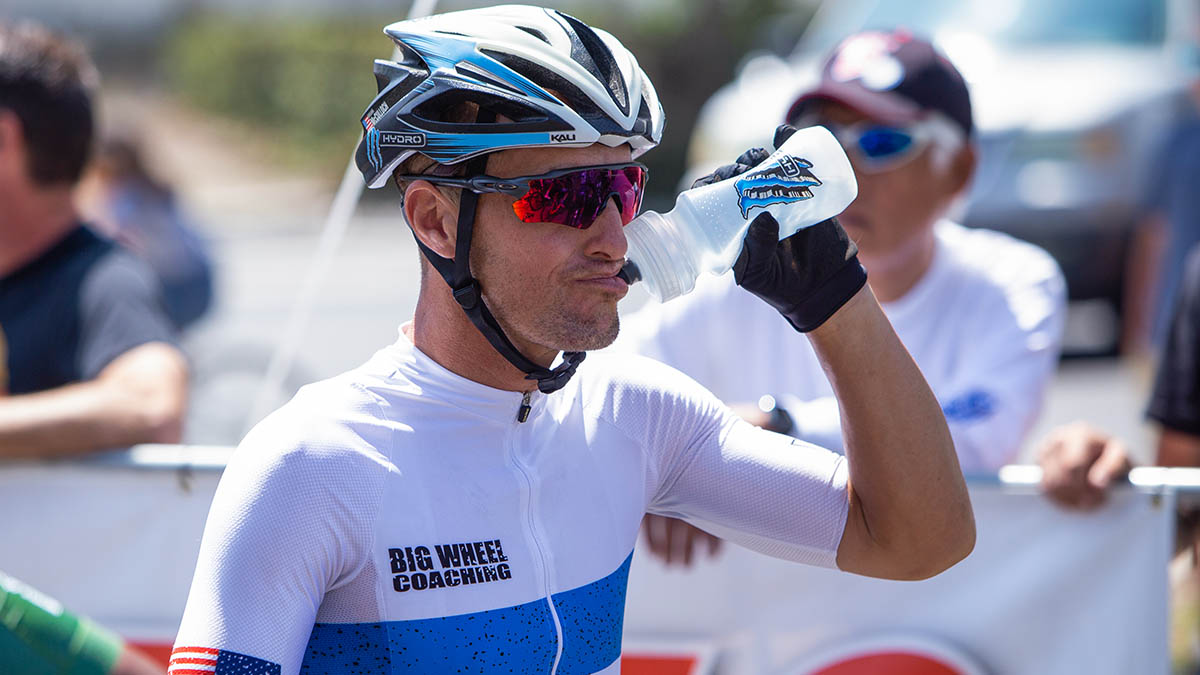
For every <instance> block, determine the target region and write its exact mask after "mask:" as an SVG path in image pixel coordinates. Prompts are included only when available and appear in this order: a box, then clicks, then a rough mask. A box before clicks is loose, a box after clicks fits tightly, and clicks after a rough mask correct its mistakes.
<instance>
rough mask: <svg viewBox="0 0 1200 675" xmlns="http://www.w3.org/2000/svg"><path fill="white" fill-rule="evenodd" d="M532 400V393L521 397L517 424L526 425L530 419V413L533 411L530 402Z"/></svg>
mask: <svg viewBox="0 0 1200 675" xmlns="http://www.w3.org/2000/svg"><path fill="white" fill-rule="evenodd" d="M532 398H533V392H532V391H527V392H525V396H523V397H521V407H519V408H517V422H520V423H521V424H524V423H525V420H527V419H529V411H531V410H533V405H531V404H530V402H529V400H530V399H532Z"/></svg>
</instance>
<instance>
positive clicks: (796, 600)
mask: <svg viewBox="0 0 1200 675" xmlns="http://www.w3.org/2000/svg"><path fill="white" fill-rule="evenodd" d="M971 499H972V504H973V505H974V508H975V518H976V527H977V531H978V539H977V543H976V546H975V551H974V552H973V553H972V554H971V556H970V557H969V558H967V560H965V561H964V562H962V563H960V564H958V565H956V566H955V567H953V568H951V569H950V570H949V571H947V572H945V573H943V574H941V575H939V576H937V577H934V578H933V579H929V580H926V581H920V582H894V581H881V580H878V579H868V578H865V577H858V576H853V575H849V574H844V573H840V572H835V571H830V570H823V569H815V568H811V567H803V566H799V565H793V564H790V563H786V562H783V561H779V560H774V559H772V558H767V557H765V556H761V555H758V554H756V553H752V552H750V551H747V550H745V549H742V548H739V547H734V546H726V547H725V548H724V549H723V550H722V553H721V554H720V555H719V556H718V557H717V558H715V559H713V560H711V561H703V562H701V563H699V564H697V565H696V566H695V567H694V568H692V569H690V570H687V571H680V570H679V569H678V568H675V569H670V570H668V569H666V568H665V567H664V566H663V565H662V564H660V563H658V562H657V561H656V560H653V559H651V558H650V556H648V555H646V554H645V552H644V551H642V552H640V553H639V554H637V555H636V556H635V558H634V564H633V568H632V570H631V572H630V577H629V599H628V603H627V610H626V618H625V634H626V636H627V638H629V639H633V640H638V639H648V638H651V637H659V638H661V637H662V636H663V634H664V633H666V634H669V635H673V636H675V637H676V638H677V639H681V640H697V639H702V638H709V639H714V640H717V641H719V642H721V643H722V644H723V646H725V647H726V658H725V659H724V660H723V661H722V670H721V672H723V673H747V674H749V673H754V674H766V673H780V674H783V673H789V674H790V673H797V674H798V673H809V672H816V671H819V670H820V669H821V667H822V665H826V664H821V663H818V662H819V661H820V656H821V655H822V654H834V655H836V654H841V655H842V656H843V657H846V656H847V654H853V653H854V652H855V649H856V648H857V649H858V652H859V653H865V652H866V651H869V650H875V649H879V648H881V647H883V646H885V645H887V644H889V643H890V644H891V645H892V646H893V647H901V646H904V647H907V648H913V649H915V648H916V646H915V645H916V644H917V643H925V644H927V645H928V646H929V648H928V649H927V650H925V651H926V652H928V653H936V654H939V655H941V656H942V659H941V660H942V662H944V663H946V664H948V665H952V666H955V667H957V671H958V672H962V673H971V672H986V673H998V674H1003V673H1020V674H1024V673H1038V674H1039V675H1054V674H1056V673H1062V674H1064V675H1066V674H1068V673H1069V674H1071V675H1075V674H1078V673H1090V674H1092V675H1098V674H1101V673H1113V674H1121V675H1125V674H1128V673H1165V672H1167V671H1168V657H1167V563H1168V558H1169V555H1170V549H1171V545H1172V544H1171V542H1172V535H1173V532H1172V527H1173V518H1174V515H1173V513H1174V500H1173V498H1172V497H1171V496H1170V495H1168V496H1165V497H1164V496H1158V495H1151V494H1147V493H1143V492H1135V491H1133V490H1122V491H1119V492H1117V493H1116V494H1114V495H1112V498H1111V499H1110V500H1109V503H1108V504H1107V505H1106V506H1105V507H1104V508H1102V509H1101V510H1100V511H1098V512H1096V513H1093V514H1086V515H1084V514H1078V513H1070V512H1066V511H1063V510H1061V509H1059V508H1057V507H1055V506H1053V505H1051V504H1049V503H1048V502H1047V501H1046V500H1045V499H1044V498H1042V497H1040V496H1038V495H1037V494H1036V493H1032V492H1031V491H1028V490H1025V491H1020V492H1017V493H1014V492H1013V491H1012V490H1005V489H1002V488H1000V487H999V486H988V485H972V488H971ZM864 641H866V642H868V643H869V644H865V643H864ZM856 645H857V647H855V646H856ZM847 647H849V650H848V651H847V649H846V648H847ZM955 657H957V660H956V659H955ZM834 660H836V658H835V659H834ZM935 660H936V659H935ZM815 661H816V662H815ZM831 662H832V661H831ZM971 665H974V669H972V668H971V667H970V666H971ZM830 672H841V671H830ZM846 672H854V671H850V670H847V671H846ZM858 672H868V671H858ZM876 672H879V671H878V670H876ZM885 672H886V671H885ZM921 672H955V669H954V668H947V670H945V671H936V670H935V671H921Z"/></svg>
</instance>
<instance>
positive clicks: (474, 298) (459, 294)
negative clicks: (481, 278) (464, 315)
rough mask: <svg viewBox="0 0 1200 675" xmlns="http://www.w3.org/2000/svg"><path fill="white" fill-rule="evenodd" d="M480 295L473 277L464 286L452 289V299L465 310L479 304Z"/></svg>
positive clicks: (477, 283)
mask: <svg viewBox="0 0 1200 675" xmlns="http://www.w3.org/2000/svg"><path fill="white" fill-rule="evenodd" d="M480 297H481V293H480V290H479V282H478V281H476V280H475V279H471V282H470V283H469V284H467V285H466V286H460V287H458V288H456V289H454V299H455V300H457V301H458V304H459V305H460V306H461V307H462V308H463V309H466V310H471V309H475V307H476V305H478V304H479V298H480Z"/></svg>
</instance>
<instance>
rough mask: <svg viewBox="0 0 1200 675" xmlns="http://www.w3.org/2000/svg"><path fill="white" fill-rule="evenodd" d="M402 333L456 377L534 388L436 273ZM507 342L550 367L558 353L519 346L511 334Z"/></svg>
mask: <svg viewBox="0 0 1200 675" xmlns="http://www.w3.org/2000/svg"><path fill="white" fill-rule="evenodd" d="M431 285H432V286H433V288H430V286H431ZM405 333H406V334H407V335H408V337H409V339H410V340H412V342H413V344H414V345H416V347H417V348H418V349H420V350H421V351H422V352H424V353H425V354H426V355H427V356H429V358H431V359H433V360H434V361H436V362H437V363H438V365H440V366H442V367H443V368H445V369H446V370H449V371H450V372H452V373H454V374H456V375H460V376H462V377H465V378H467V379H468V380H472V381H474V382H478V383H480V384H483V385H487V386H489V387H493V388H495V389H503V390H506V391H532V390H534V389H536V388H537V383H536V382H534V381H533V380H528V379H525V373H523V372H521V371H520V370H519V369H517V367H516V366H514V365H512V364H511V363H509V362H508V360H507V359H505V358H504V357H503V356H501V355H500V353H499V352H497V351H496V349H495V348H494V347H492V345H491V343H490V342H488V341H487V338H485V337H484V336H483V334H482V333H480V332H479V329H477V328H476V327H475V324H473V323H471V320H470V319H469V318H468V317H467V315H466V313H465V312H463V310H462V308H461V307H459V305H458V303H457V302H455V300H454V296H453V295H451V293H450V290H449V289H448V288H446V285H445V284H444V283H443V282H442V280H441V279H440V278H438V277H437V275H436V274H431V275H430V278H429V281H428V282H423V283H422V284H421V292H420V295H419V296H418V298H417V309H416V313H415V315H414V316H413V322H412V324H411V325H408V326H405ZM509 340H511V341H512V342H513V344H514V345H515V346H516V347H517V349H519V350H521V353H522V354H524V355H525V357H526V358H529V359H531V360H532V361H534V362H535V363H538V364H539V365H542V366H545V367H549V364H550V363H551V362H552V361H553V359H554V357H555V356H557V352H550V351H548V350H546V349H544V348H533V347H532V346H531V345H525V344H522V343H521V342H520V341H518V340H517V339H515V338H514V337H513V336H511V335H510V336H509Z"/></svg>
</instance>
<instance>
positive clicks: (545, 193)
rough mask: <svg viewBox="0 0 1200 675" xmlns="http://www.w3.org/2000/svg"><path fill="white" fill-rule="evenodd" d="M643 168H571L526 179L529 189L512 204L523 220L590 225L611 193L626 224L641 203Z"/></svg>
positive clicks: (643, 183)
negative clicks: (557, 174) (558, 172)
mask: <svg viewBox="0 0 1200 675" xmlns="http://www.w3.org/2000/svg"><path fill="white" fill-rule="evenodd" d="M645 185H646V172H645V170H644V169H642V167H640V166H626V167H620V168H597V169H582V170H580V171H573V172H571V173H568V174H564V175H562V176H555V177H554V178H538V179H536V180H532V181H529V191H528V192H526V193H525V195H524V196H523V197H521V198H520V199H518V200H517V201H516V203H514V204H513V212H514V213H516V214H517V217H518V218H520V219H521V220H522V221H524V222H526V223H558V224H560V225H566V226H567V227H574V228H578V229H581V230H584V229H587V228H589V227H591V225H592V223H593V222H595V220H596V218H598V217H600V214H601V213H603V212H604V209H605V208H607V207H608V201H609V200H610V199H613V198H614V197H615V198H616V200H617V204H618V206H619V207H620V209H621V223H622V224H624V225H628V224H629V221H631V220H633V219H634V217H635V216H637V212H638V209H640V208H641V206H642V192H643V188H644V187H645Z"/></svg>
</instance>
